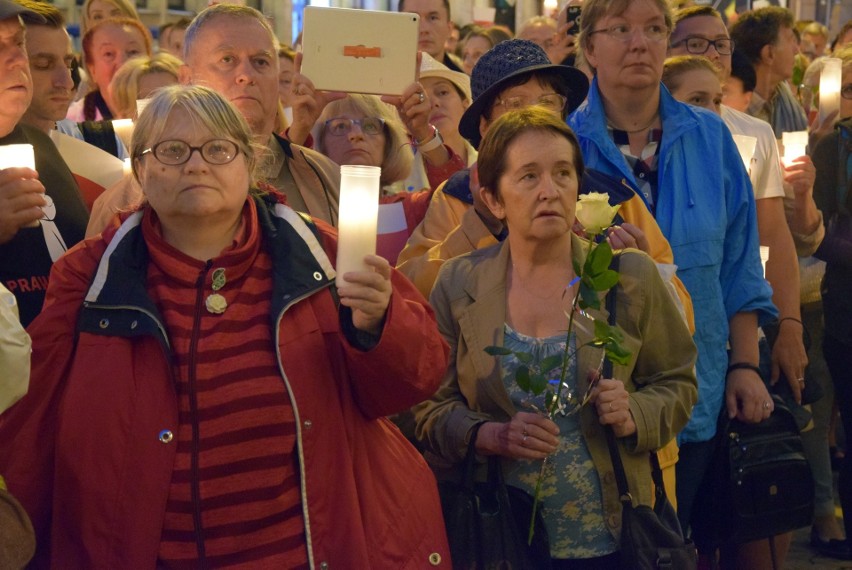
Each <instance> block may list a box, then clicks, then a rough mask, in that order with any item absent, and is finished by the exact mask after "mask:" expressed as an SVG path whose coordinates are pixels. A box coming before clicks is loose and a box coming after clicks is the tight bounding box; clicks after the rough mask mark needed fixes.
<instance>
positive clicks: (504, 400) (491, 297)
mask: <svg viewBox="0 0 852 570" xmlns="http://www.w3.org/2000/svg"><path fill="white" fill-rule="evenodd" d="M588 247H589V242H588V241H586V240H584V239H582V238H580V237H578V236H576V235H574V234H571V252H572V257H573V258H574V261H576V262H577V263H579V264H580V266H581V267H582V265H583V264H584V263H585V260H586V254H587V252H588ZM471 258H472V259H473V258H475V259H477V261H476V262H475V263H474V265H473V267H472V269H471V272H470V275H469V276H468V278H467V279H466V281H465V285H464V290H465V292H466V293H467V294H468V295H469V296H470V298H471V300H472V302H471V303H470V304H469V305H468V306H467V307H465V309H464V310H463V311H462V313H461V314H460V316H459V321H458V323H459V332H460V337H461V338H463V339H464V342H465V344H467V346H468V347H469V356H470V358H471V359H472V362H473V366H474V369H475V371H476V376H477V378H482V379H483V380H482V384H481V386H482V389H483V390H484V391H485V392H487V394H488V396H489V398H491V400H492V401H493V402H495V404H496V405H498V406H499V407H500V408H501V409H502V410H503V411H504V412H505V413H506V414H507V416H509V417H511V416H513V415H514V414H515V412H516V411H517V410H515V407H514V405H513V404H512V402H511V400H510V399H509V395H508V393H507V391H506V388H505V385H504V384H503V378H502V368H501V366H500V359H499V357H495V356H489V355H488V354H487V353H486V352H485V348H486V347H487V346H490V345H496V346H502V345H503V343H504V337H503V325H504V324H505V323H506V299H507V295H506V271H507V269H508V267H509V263H510V262H511V254H510V251H509V242H508V241H504V242H502V243H500V244H498V245H495V246H492V247H489V248H486V249H482V250H478V251H477V252H474V253H473V254H471ZM600 298H601V314H602V316H601V318H603V319H606V318H607V317H608V315H607V313H606V310H605V308H604V300H603V299H604V296H603V295H601V296H600ZM565 323H566V328H567V323H568V319H567V317H566V320H565ZM574 332H575V334H576V340H577V346H578V347H579V346H582V345H584V344H586V343H588V342H590V341H591V340H592V339H593V334H594V325H593V323H591V322H590V321H589V320H588V319H584V318H580V319H575V326H574ZM599 359H600V351H599V350H597V349H593V348H583V349H581V350H580V351H579V352H578V354H577V373H578V375H579V378H578V379H577V380H578V381H577V385H578V387H579V388H580V390H581V391H582V392H585V388H586V385H587V378H586V375H587V372H588V371H589V370H592V369H594V368H596V367H597V365H598V361H599Z"/></svg>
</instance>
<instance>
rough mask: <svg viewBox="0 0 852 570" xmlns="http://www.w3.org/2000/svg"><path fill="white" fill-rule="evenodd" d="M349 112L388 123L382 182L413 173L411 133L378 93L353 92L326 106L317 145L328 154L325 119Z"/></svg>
mask: <svg viewBox="0 0 852 570" xmlns="http://www.w3.org/2000/svg"><path fill="white" fill-rule="evenodd" d="M346 111H353V112H355V113H360V114H363V115H364V116H365V117H379V118H380V119H383V120H384V122H385V150H384V156H383V157H382V164H381V167H382V178H381V183H382V184H392V183H394V182H397V181H399V180H405V179H406V178H407V177H408V175H409V174H410V173H411V165H412V164H413V163H414V154H413V153H412V152H411V150H410V149H409V148H406V147H407V146H408V145H410V142H409V140H408V134H407V133H406V131H405V126H404V125H403V124H402V121H401V120H400V119H399V115H397V113H396V109H395V108H393V107H391V106H390V105H388V104H387V103H384V102H382V100H381V99H379V98H378V97H377V96H375V95H364V94H361V93H350V94H349V95H348V96H347V97H346V98H345V99H339V100H337V101H332V102H331V103H329V104H328V105H326V107H325V109H323V112H322V115H320V118H319V119H318V120H317V122H316V124H315V125H314V131H313V136H314V140H315V141H316V148H317V150H318V151H319V152H321V153H323V154H325V138H326V133H325V122H326V121H327V120H329V119H331V118H334V117H337V116H339V115H340V114H341V113H344V112H346Z"/></svg>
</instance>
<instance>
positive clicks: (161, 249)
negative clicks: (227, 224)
mask: <svg viewBox="0 0 852 570" xmlns="http://www.w3.org/2000/svg"><path fill="white" fill-rule="evenodd" d="M254 208H255V206H254V203H253V202H252V201H251V200H248V201H247V206H246V208H245V210H244V212H243V222H242V224H241V229H240V231H239V232H238V234H237V236H236V237H235V239H234V242H233V243H232V245H231V246H230V247H229V248H227V249H226V250H225V251H223V252H222V254H221V255H220V256H219V257H218V258H216V259H213V260H209V261H207V262H201V261H198V260H195V259H192V258H190V257H188V256H186V255H184V254H182V253H181V252H179V251H178V250H176V249H174V248H173V247H171V246H170V245H168V244H167V243H166V242H165V241H164V240H163V239H162V237H160V234H161V232H160V228H159V222H158V220H157V218H156V214H154V213H153V211H151V210H148V212H146V214H145V217H144V219H143V221H142V231H143V235H144V236H145V241H146V243H147V245H148V248H149V251H150V259H151V262H150V263H149V267H148V291H149V293H150V295H151V297H152V298H153V299H154V301H155V303H156V304H157V307H158V309H159V310H160V312H161V314H162V316H163V319H164V323H165V327H166V330H167V333H168V337H169V341H170V343H171V345H172V354H173V366H172V370H173V375H174V381H175V384H176V392H177V396H178V404H179V414H180V415H179V417H180V421H179V425H178V428H177V430H176V432H175V434H174V435H175V439H174V441H173V442H172V443H171V445H177V455H176V457H175V465H174V471H173V474H172V482H171V486H170V488H169V500H168V504H167V506H166V512H165V517H164V520H163V533H162V538H161V542H160V549H159V553H158V563H157V566H158V567H160V568H208V567H216V568H223V567H233V566H239V565H249V566H251V567H253V568H266V567H272V566H275V567H278V568H303V567H307V549H306V547H305V531H304V522H303V518H302V509H301V498H300V486H299V470H298V466H297V459H298V457H297V455H296V453H295V444H296V423H295V417H294V414H293V409H292V406H291V403H290V399H289V396H288V394H287V392H286V389H285V387H284V383H283V381H282V379H281V375H280V373H279V371H278V366H277V362H276V358H275V349H274V341H273V338H272V333H271V330H270V321H269V311H270V300H271V296H272V278H271V275H272V260H271V258H270V256H269V255H268V254H267V253H266V252H265V251H263V250H262V248H261V247H260V245H261V243H260V242H261V237H260V228H259V227H258V222H257V217H256V215H255V212H254ZM217 269H223V270H224V277H225V279H224V281H225V282H224V285H222V286H221V288H218V290H217V291H214V289H213V275H214V272H215V273H216V274H217V275H220V274H221V271H220V272H216V270H217ZM217 281H218V282H221V277H219V278H218V279H217ZM213 293H218V294H220V295H222V296H223V297H224V298H225V301H226V302H227V307H226V308H225V310H224V312H223V313H221V314H214V313H212V312H210V311H208V310H207V308H206V307H205V300H206V298H207V297H208V296H209V295H211V294H213Z"/></svg>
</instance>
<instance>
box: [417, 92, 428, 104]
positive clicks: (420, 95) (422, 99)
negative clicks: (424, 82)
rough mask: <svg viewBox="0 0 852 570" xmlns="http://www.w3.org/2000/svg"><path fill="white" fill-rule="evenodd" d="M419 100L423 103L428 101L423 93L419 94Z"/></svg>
mask: <svg viewBox="0 0 852 570" xmlns="http://www.w3.org/2000/svg"><path fill="white" fill-rule="evenodd" d="M417 98H418V99H420V102H421V103H422V102H423V101H425V100H426V95H425V94H424V93H423V92H422V91H420V92H419V93H417Z"/></svg>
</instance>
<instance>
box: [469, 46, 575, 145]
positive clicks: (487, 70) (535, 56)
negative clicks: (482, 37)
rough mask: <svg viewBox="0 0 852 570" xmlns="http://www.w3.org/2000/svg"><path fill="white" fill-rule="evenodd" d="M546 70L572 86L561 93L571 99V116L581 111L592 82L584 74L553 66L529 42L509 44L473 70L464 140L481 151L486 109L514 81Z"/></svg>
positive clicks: (493, 50)
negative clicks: (580, 108)
mask: <svg viewBox="0 0 852 570" xmlns="http://www.w3.org/2000/svg"><path fill="white" fill-rule="evenodd" d="M543 70H546V71H548V72H550V73H555V74H557V75H559V76H561V77H562V78H563V79H564V80H565V82H566V83H567V84H568V85H569V86H570V89H569V91H568V93H560V95H564V96H566V97H567V98H568V103H567V109H568V112H569V113H570V112H571V111H573V110H574V109H576V108H577V107H579V106H580V103H582V102H583V100H584V99H585V98H586V93H588V91H589V80H588V78H586V75H585V74H584V73H583V72H582V71H580V70H579V69H575V68H573V67H568V66H566V65H554V64H553V63H551V62H550V59H549V58H548V57H547V54H546V53H545V52H544V50H543V49H541V47H539V46H538V45H537V44H534V43H533V42H531V41H529V40H518V39H514V40H506V41H504V42H500V43H499V44H497V45H496V46H494V47H493V48H491V49H490V50H488V51H487V52H486V53H485V55H483V56H482V57H481V58H479V61H477V62H476V65H475V66H474V67H473V72H472V73H471V76H470V87H471V91H472V92H473V102H472V103H471V104H470V106H469V107H468V108H467V110H465V112H464V114H463V115H462V118H461V121H459V132H460V133H461V134H462V136H463V137H465V138H466V139H467V140H469V141H470V143H471V144H472V145H473V146H474V147H478V146H479V143H480V139H481V138H482V137H481V136H480V134H479V119H480V117H482V113H483V112H484V111H486V108H485V107H486V105H490V103H491V101H492V100H493V99H494V97H495V96H496V95H497V94H498V93H499V92H500V91H502V90H503V89H504V86H505V85H506V83H507V82H508V81H509V80H510V79H512V78H513V77H517V76H518V75H522V74H525V73H530V72H535V71H543Z"/></svg>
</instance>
